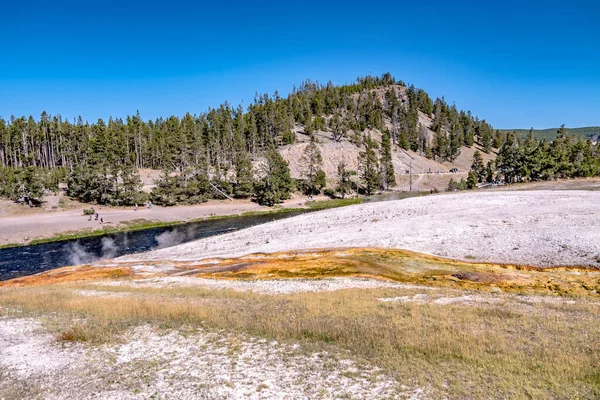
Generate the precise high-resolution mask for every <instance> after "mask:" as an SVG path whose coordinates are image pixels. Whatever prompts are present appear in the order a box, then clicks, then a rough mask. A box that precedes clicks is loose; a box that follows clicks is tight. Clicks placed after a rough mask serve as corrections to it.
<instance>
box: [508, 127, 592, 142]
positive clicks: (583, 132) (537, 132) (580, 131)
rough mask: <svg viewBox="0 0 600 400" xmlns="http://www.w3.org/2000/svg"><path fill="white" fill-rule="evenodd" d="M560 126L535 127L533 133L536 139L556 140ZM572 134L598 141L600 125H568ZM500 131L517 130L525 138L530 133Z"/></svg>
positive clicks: (527, 130)
mask: <svg viewBox="0 0 600 400" xmlns="http://www.w3.org/2000/svg"><path fill="white" fill-rule="evenodd" d="M558 129H559V128H548V129H534V130H533V135H534V136H535V137H536V139H538V140H541V139H547V140H554V139H555V138H556V135H557V131H558ZM567 130H568V131H569V134H570V135H573V136H575V137H582V138H584V139H592V140H594V141H597V140H599V139H600V126H586V127H581V128H569V127H567ZM500 132H506V133H508V132H515V133H516V134H517V135H518V136H519V137H521V138H525V137H527V135H528V134H529V129H500Z"/></svg>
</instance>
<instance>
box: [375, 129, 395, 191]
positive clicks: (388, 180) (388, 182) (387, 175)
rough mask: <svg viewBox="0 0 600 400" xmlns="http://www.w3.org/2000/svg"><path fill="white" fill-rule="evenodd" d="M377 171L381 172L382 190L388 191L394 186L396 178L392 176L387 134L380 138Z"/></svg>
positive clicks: (392, 169) (392, 168)
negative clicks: (379, 155)
mask: <svg viewBox="0 0 600 400" xmlns="http://www.w3.org/2000/svg"><path fill="white" fill-rule="evenodd" d="M379 169H380V171H381V172H380V175H381V182H382V185H381V186H382V187H383V188H384V189H389V188H390V187H392V186H396V176H395V174H394V164H392V146H391V142H390V134H389V133H384V134H383V135H382V137H381V159H380V168H379Z"/></svg>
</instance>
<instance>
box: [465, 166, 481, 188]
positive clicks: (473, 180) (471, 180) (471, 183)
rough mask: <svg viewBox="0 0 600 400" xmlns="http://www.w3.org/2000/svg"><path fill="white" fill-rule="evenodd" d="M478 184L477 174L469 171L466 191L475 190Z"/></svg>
mask: <svg viewBox="0 0 600 400" xmlns="http://www.w3.org/2000/svg"><path fill="white" fill-rule="evenodd" d="M477 183H478V176H477V172H475V171H474V170H472V169H471V170H469V176H468V177H467V189H475V188H476V187H477Z"/></svg>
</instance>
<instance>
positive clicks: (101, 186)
mask: <svg viewBox="0 0 600 400" xmlns="http://www.w3.org/2000/svg"><path fill="white" fill-rule="evenodd" d="M375 89H378V90H375ZM419 111H420V112H422V113H424V114H425V115H426V116H428V117H430V118H432V120H433V124H432V126H431V127H430V128H431V129H433V131H434V132H435V136H434V138H433V140H429V139H428V138H427V128H429V127H424V126H422V125H421V124H420V123H419ZM298 126H300V127H302V129H304V131H305V133H307V134H308V135H311V133H312V132H314V131H317V130H320V131H330V132H332V135H333V137H334V140H336V141H340V140H342V139H343V138H347V139H348V140H351V141H352V142H354V143H355V144H356V145H358V146H360V147H361V154H362V155H361V159H362V164H361V165H362V167H361V168H362V169H363V172H364V171H367V172H365V173H366V175H365V176H363V182H364V183H365V185H366V187H367V189H366V190H367V192H369V193H371V192H372V191H373V190H377V189H383V188H388V187H391V186H393V185H394V179H393V166H391V162H390V148H391V149H393V148H403V149H405V150H412V151H415V152H419V153H420V154H421V155H423V156H426V157H430V158H434V159H436V160H439V161H451V160H454V159H455V158H456V157H458V155H459V154H460V149H461V147H462V146H469V147H470V146H473V144H474V143H475V142H478V143H479V144H480V145H481V147H482V148H483V151H485V152H490V151H492V148H501V150H500V156H499V161H498V165H497V167H498V168H499V169H500V170H501V171H503V174H504V176H505V177H506V179H507V181H509V182H512V181H518V180H522V179H549V178H551V177H554V176H565V177H566V176H589V175H590V174H596V173H597V169H598V168H597V165H598V162H597V159H598V154H597V153H598V151H597V145H595V144H591V143H585V142H582V143H574V142H573V141H572V140H570V139H567V138H559V140H557V141H555V142H552V143H531V141H530V140H529V139H528V140H527V141H525V142H524V143H523V144H521V143H519V142H518V140H517V139H516V138H515V137H513V135H508V136H507V135H503V134H500V132H498V131H496V132H494V129H493V128H492V127H491V126H490V125H489V124H488V123H487V122H486V121H485V120H479V119H477V118H475V117H473V116H472V115H471V113H470V112H465V111H458V110H457V108H456V107H455V106H454V105H448V104H447V103H446V101H445V100H444V99H443V98H441V99H439V98H438V99H436V100H435V101H432V100H431V98H430V97H429V96H428V95H427V93H426V92H425V91H423V90H422V89H417V88H415V87H414V86H406V85H405V84H404V83H403V82H401V81H396V80H395V79H394V78H393V77H392V76H391V75H390V74H389V73H386V74H383V75H382V76H381V77H373V76H366V77H361V78H358V79H357V81H356V82H355V83H352V84H347V85H342V86H334V85H333V84H332V83H328V84H326V85H320V84H318V83H315V82H312V81H310V80H307V81H305V82H303V83H302V84H301V85H300V86H299V87H297V88H296V87H295V88H294V89H293V90H292V92H291V93H290V94H289V95H288V96H287V97H280V96H279V94H278V93H277V92H275V94H274V95H273V96H269V95H267V94H264V95H256V96H255V99H254V101H253V103H252V104H251V105H250V106H249V107H248V108H247V110H244V109H242V107H241V106H239V107H233V106H231V105H230V104H228V103H224V104H222V105H220V106H219V107H217V108H214V109H209V110H208V111H205V112H202V113H200V114H198V115H192V114H190V113H188V114H186V115H185V116H183V117H181V118H180V117H176V116H170V117H168V118H166V119H163V118H158V119H156V120H149V121H144V120H143V119H142V117H141V116H140V115H139V113H137V114H136V115H133V116H128V117H127V118H125V119H124V120H123V119H120V118H109V119H108V121H104V120H102V119H99V120H97V121H96V122H94V123H89V122H87V121H85V122H84V121H83V120H82V118H77V119H76V120H74V121H69V120H66V119H63V118H62V117H61V116H60V115H55V116H51V115H48V114H47V113H45V112H44V113H42V115H41V116H40V117H39V119H38V120H36V119H34V118H33V117H32V116H29V117H14V116H11V117H10V118H9V119H8V120H4V119H2V118H0V168H1V170H0V196H5V197H10V198H13V199H15V200H17V201H25V202H30V203H31V202H32V201H38V200H39V199H40V198H41V196H42V194H43V192H44V191H45V190H46V191H48V190H49V191H56V190H57V189H58V184H59V182H66V183H67V184H68V190H67V192H68V195H69V196H71V197H73V198H76V199H78V200H80V201H83V202H96V203H100V204H111V205H132V204H135V203H140V202H143V201H145V200H146V199H147V198H148V195H147V194H145V193H142V192H141V190H140V189H141V185H142V184H141V180H140V178H139V174H138V172H137V171H138V169H140V168H149V169H158V170H162V171H163V174H162V179H161V181H160V182H158V183H157V187H156V188H155V189H154V190H153V192H152V193H151V194H150V195H149V196H150V198H151V199H152V200H153V201H155V202H156V203H158V204H165V205H172V204H180V203H192V204H193V203H198V202H202V201H205V200H207V199H209V198H219V197H222V196H223V194H226V195H228V196H232V197H239V198H244V197H250V196H255V198H257V200H259V201H262V199H268V200H264V201H266V202H267V203H272V202H278V201H281V200H282V199H284V198H286V197H287V196H289V191H291V190H293V187H291V186H290V184H288V178H287V176H288V175H289V169H288V168H287V166H285V165H283V164H285V162H284V163H283V164H282V165H279V164H278V162H279V161H278V160H275V156H274V154H273V151H274V150H276V149H277V148H278V147H280V146H283V145H286V144H292V143H294V140H295V135H294V133H293V131H292V129H293V128H294V127H298ZM367 128H369V129H378V130H380V131H381V132H382V133H384V140H385V142H384V143H383V149H382V154H381V160H380V158H379V157H377V153H376V152H375V150H374V149H375V146H374V145H375V144H376V143H373V141H372V140H371V139H370V138H368V137H367V136H366V135H365V134H364V131H365V130H366V129H367ZM505 142H506V143H508V145H507V144H506V143H505ZM519 146H524V147H523V148H522V149H521V147H519ZM559 153H560V154H559ZM517 155H518V156H517ZM317 158H318V157H317ZM550 158H552V160H554V161H552V160H550ZM265 159H266V160H267V166H264V165H263V166H262V167H256V165H258V164H260V162H259V161H260V160H265ZM533 159H535V162H534V161H531V160H533ZM524 160H526V161H524ZM590 160H595V161H593V162H592V161H590ZM269 163H271V164H272V165H270V166H269V165H268V164H269ZM373 163H375V165H371V164H373ZM263 164H264V163H263ZM275 164H277V165H275ZM550 164H552V167H551V168H552V172H551V173H550V172H548V171H549V168H550V167H549V165H550ZM271 167H272V168H271ZM390 168H391V170H390ZM274 173H277V174H283V176H278V177H273V176H271V175H269V174H274ZM317 173H318V176H317ZM322 178H323V176H322V174H320V172H319V170H315V175H314V176H311V177H310V179H309V181H310V182H309V183H310V185H311V187H310V190H311V192H314V191H316V190H317V187H319V188H320V187H322ZM317 180H318V182H317ZM276 181H277V182H281V185H282V188H283V189H281V188H277V189H272V188H273V185H271V184H270V182H276ZM265 190H281V192H279V193H274V192H270V193H266V192H265Z"/></svg>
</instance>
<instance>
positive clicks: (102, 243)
mask: <svg viewBox="0 0 600 400" xmlns="http://www.w3.org/2000/svg"><path fill="white" fill-rule="evenodd" d="M415 195H419V194H418V193H415V192H413V193H406V192H392V193H386V194H384V195H378V196H373V197H370V198H369V199H364V201H366V202H377V201H389V200H402V199H405V198H408V197H414V196H415ZM306 212H310V210H306V211H293V212H284V213H280V214H271V215H251V216H240V217H232V218H223V219H216V220H206V221H200V222H190V223H187V224H182V225H177V226H174V227H162V228H152V229H145V230H140V231H134V232H119V233H113V234H108V235H104V236H95V237H89V238H83V239H74V240H67V241H60V242H50V243H42V244H36V245H33V246H23V247H13V248H8V249H0V281H2V280H7V279H13V278H18V277H21V276H25V275H32V274H37V273H39V272H43V271H47V270H50V269H54V268H60V267H65V266H68V265H80V264H89V263H92V262H94V261H98V260H101V259H108V258H114V257H119V256H122V255H125V254H132V253H143V252H146V251H150V250H156V249H160V248H165V247H170V246H175V245H178V244H181V243H186V242H190V241H192V240H197V239H202V238H206V237H210V236H216V235H220V234H223V233H227V232H233V231H237V230H240V229H244V228H248V227H250V226H254V225H260V224H264V223H266V222H269V221H275V220H278V219H283V218H289V217H293V216H295V215H299V214H303V213H306Z"/></svg>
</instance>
